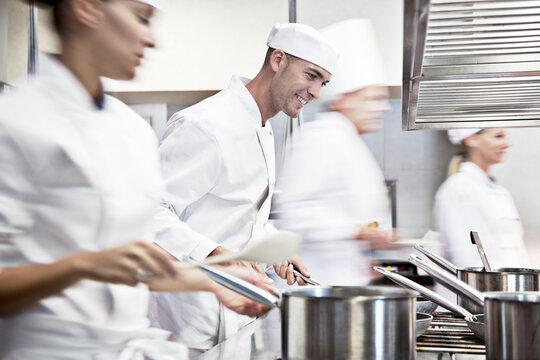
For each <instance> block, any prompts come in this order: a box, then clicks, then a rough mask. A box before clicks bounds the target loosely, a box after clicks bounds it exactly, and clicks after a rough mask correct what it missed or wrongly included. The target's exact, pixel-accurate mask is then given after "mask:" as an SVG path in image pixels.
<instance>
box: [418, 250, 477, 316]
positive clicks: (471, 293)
mask: <svg viewBox="0 0 540 360" xmlns="http://www.w3.org/2000/svg"><path fill="white" fill-rule="evenodd" d="M409 261H410V262H412V263H413V264H414V265H416V266H418V267H419V268H421V269H422V270H424V271H425V272H427V273H428V274H429V275H431V276H432V277H433V278H435V280H437V281H438V282H439V283H441V284H442V285H444V286H446V287H447V288H449V289H450V290H452V291H454V292H456V293H458V294H459V295H460V296H462V297H466V298H467V299H469V300H471V301H473V302H474V303H476V304H477V305H479V306H481V307H483V306H484V295H483V294H482V293H481V292H480V291H478V290H476V289H475V288H473V287H471V286H469V285H467V284H466V283H464V282H463V281H460V280H458V279H457V278H456V277H455V276H452V275H450V274H448V273H447V272H446V271H442V270H440V269H438V268H435V267H434V266H432V265H431V264H428V263H426V262H425V261H424V260H422V259H421V258H419V257H418V256H416V255H414V254H411V255H410V256H409ZM463 307H464V308H466V309H467V310H469V311H471V310H470V309H469V308H467V307H465V306H463ZM481 312H482V311H481Z"/></svg>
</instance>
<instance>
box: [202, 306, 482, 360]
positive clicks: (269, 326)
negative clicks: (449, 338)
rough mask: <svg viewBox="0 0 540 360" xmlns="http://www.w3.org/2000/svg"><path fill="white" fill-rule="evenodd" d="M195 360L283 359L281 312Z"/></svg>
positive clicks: (460, 359)
mask: <svg viewBox="0 0 540 360" xmlns="http://www.w3.org/2000/svg"><path fill="white" fill-rule="evenodd" d="M438 356H439V354H437V353H428V352H418V353H417V360H451V359H452V360H485V356H484V355H465V354H456V355H455V357H454V358H452V357H450V354H448V353H446V354H442V356H441V357H438ZM194 359H195V360H276V359H281V320H280V313H279V309H272V310H271V311H270V312H269V313H268V314H266V315H265V316H263V317H261V318H259V319H257V320H255V321H254V322H252V323H250V324H248V325H246V326H245V327H243V328H242V329H240V331H239V332H238V333H237V334H235V335H233V336H232V337H230V338H229V339H227V340H226V341H224V342H222V343H220V344H218V345H216V346H215V347H213V348H212V349H210V350H209V351H207V352H205V353H204V354H202V355H199V356H197V357H195V358H194Z"/></svg>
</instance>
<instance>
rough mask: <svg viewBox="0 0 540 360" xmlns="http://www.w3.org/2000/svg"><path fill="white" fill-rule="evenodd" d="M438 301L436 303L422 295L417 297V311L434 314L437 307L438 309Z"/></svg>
mask: <svg viewBox="0 0 540 360" xmlns="http://www.w3.org/2000/svg"><path fill="white" fill-rule="evenodd" d="M437 306H438V305H437V303H434V302H433V301H431V300H429V299H426V298H423V297H421V296H418V297H417V298H416V312H417V313H422V314H430V315H431V314H433V312H434V311H435V309H437Z"/></svg>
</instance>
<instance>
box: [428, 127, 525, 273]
mask: <svg viewBox="0 0 540 360" xmlns="http://www.w3.org/2000/svg"><path fill="white" fill-rule="evenodd" d="M448 137H449V139H450V141H451V142H452V143H453V144H455V145H460V146H462V147H463V148H464V152H463V154H460V155H457V156H456V157H454V159H452V160H451V163H450V164H451V166H450V167H453V168H455V169H458V171H457V172H455V170H451V169H449V175H450V177H449V178H448V179H447V180H446V181H445V182H444V183H443V184H442V185H441V187H440V188H439V190H438V191H437V194H436V195H435V205H434V221H435V228H436V229H437V230H438V231H439V233H440V237H441V242H442V243H443V244H444V246H445V248H444V252H445V256H446V257H447V258H448V260H450V261H451V262H453V263H454V264H455V265H456V266H458V267H470V266H483V265H482V262H481V260H480V257H479V256H478V251H477V249H476V247H475V245H473V244H472V243H471V240H470V236H469V233H470V231H476V232H478V235H479V236H480V239H481V240H482V244H483V246H484V250H485V252H486V255H487V257H488V260H489V262H490V265H491V266H492V267H493V268H501V267H526V266H527V263H528V261H527V256H526V251H525V245H524V242H523V227H522V224H521V220H520V217H519V214H518V211H517V209H516V206H515V205H514V201H513V200H512V196H511V195H510V193H509V192H508V190H506V189H505V188H504V187H502V186H501V185H499V184H497V183H496V182H495V179H493V177H491V175H490V169H491V168H492V166H493V165H495V164H499V163H500V162H502V160H503V155H504V153H505V152H506V150H507V149H508V147H509V144H508V140H507V138H506V131H505V130H504V129H496V128H492V129H457V130H449V131H448ZM462 160H464V161H463V162H462Z"/></svg>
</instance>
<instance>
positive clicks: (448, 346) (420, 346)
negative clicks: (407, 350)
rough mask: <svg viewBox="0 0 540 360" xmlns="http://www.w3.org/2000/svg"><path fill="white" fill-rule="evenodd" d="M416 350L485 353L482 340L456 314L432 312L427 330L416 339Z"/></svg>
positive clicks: (452, 353) (451, 353)
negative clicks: (431, 319)
mask: <svg viewBox="0 0 540 360" xmlns="http://www.w3.org/2000/svg"><path fill="white" fill-rule="evenodd" d="M416 350H417V351H425V352H436V353H449V354H450V355H451V356H452V355H454V354H479V355H482V354H485V353H486V348H485V345H484V341H483V340H482V339H480V338H479V337H477V336H476V335H474V333H473V332H472V331H471V330H470V329H469V328H468V327H467V323H466V322H465V320H463V319H462V318H460V317H458V316H457V315H454V314H451V313H446V312H435V313H433V321H432V322H431V325H430V327H429V328H428V329H427V331H426V332H425V333H424V334H423V335H422V336H420V337H418V338H417V339H416Z"/></svg>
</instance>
